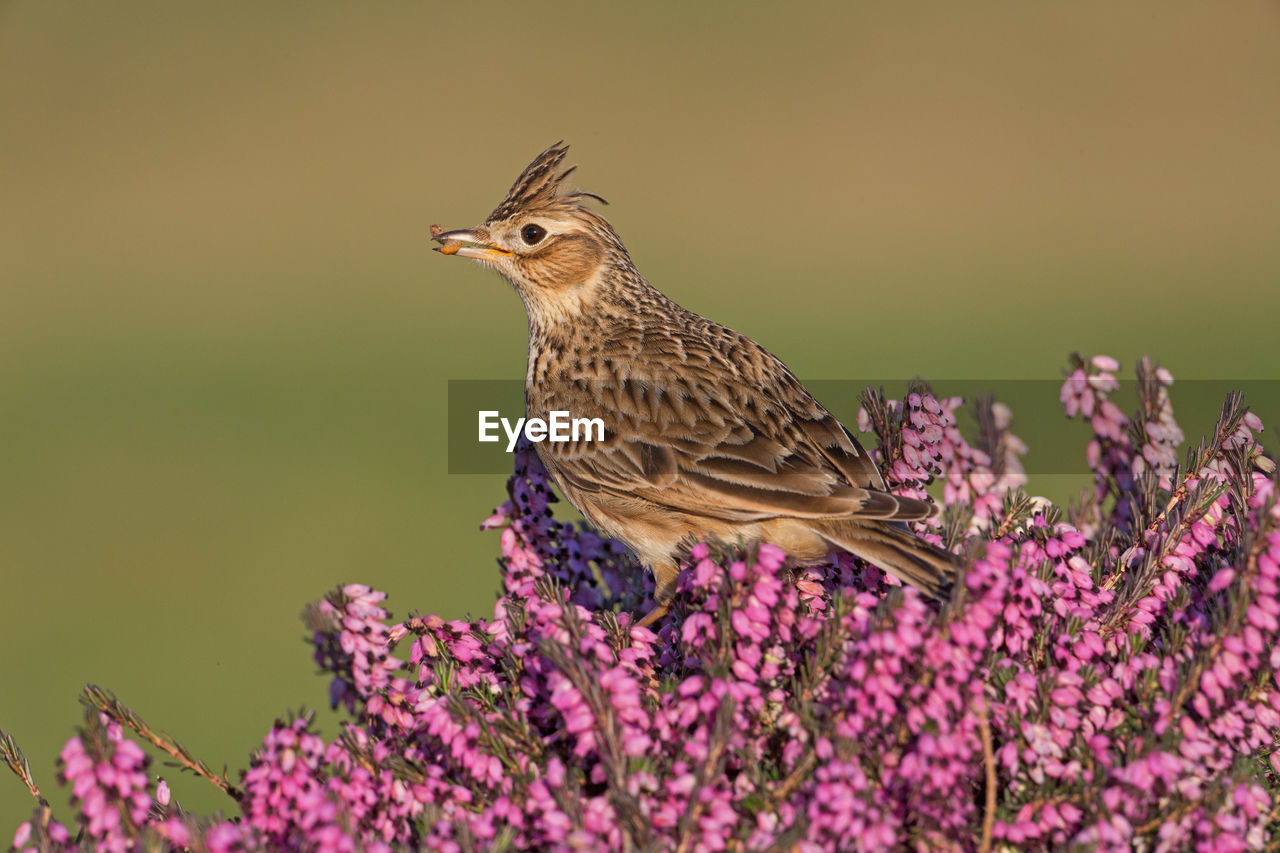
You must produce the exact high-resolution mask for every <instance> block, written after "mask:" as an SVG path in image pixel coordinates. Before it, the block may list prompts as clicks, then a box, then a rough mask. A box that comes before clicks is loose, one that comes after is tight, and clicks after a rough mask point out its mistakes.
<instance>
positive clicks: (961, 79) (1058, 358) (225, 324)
mask: <svg viewBox="0 0 1280 853" xmlns="http://www.w3.org/2000/svg"><path fill="white" fill-rule="evenodd" d="M1278 40H1280V7H1277V5H1276V4H1275V3H1274V2H1258V1H1255V2H1239V3H1230V4H1223V3H1219V4H1214V3H1208V2H1197V3H1184V2H1169V0H1159V2H1130V3H1124V4H1114V3H1110V2H1084V3H1071V4H1066V3H1060V4H1043V3H1034V4H1028V3H1025V2H1012V0H1011V2H1004V3H993V2H977V3H966V4H952V3H946V2H925V3H910V4H899V3H889V2H873V3H857V4H848V3H832V4H829V5H797V4H768V3H757V4H736V3H728V2H709V3H697V4H691V3H663V2H652V3H646V4H643V5H641V4H632V6H631V7H630V8H629V9H628V8H624V7H623V6H622V5H621V4H610V5H605V4H596V3H587V2H582V3H561V2H543V3H511V4H484V3H471V4H466V5H462V4H458V3H447V4H444V3H425V4H379V5H373V4H358V5H357V4H338V3H329V2H306V3H302V2H294V3H279V4H262V3H249V2H219V3H216V4H215V3H172V2H159V0H157V2H114V3H109V4H108V3H101V4H87V3H86V4H73V3H65V2H8V3H3V4H0V121H3V128H2V132H0V579H2V581H3V585H2V587H0V589H2V592H0V596H2V599H0V600H2V601H3V609H2V613H3V616H2V619H0V675H2V676H3V681H2V682H0V685H2V686H0V726H2V727H3V728H5V729H6V730H8V731H11V732H13V733H14V734H15V735H17V736H18V738H19V739H20V741H21V743H22V744H23V745H24V747H25V748H26V750H27V752H28V754H29V755H30V756H31V758H32V759H33V762H34V765H35V769H36V772H37V774H38V778H39V781H40V782H41V783H42V784H43V785H44V787H45V788H46V790H48V791H49V792H50V793H51V794H52V795H53V796H54V799H55V802H56V803H57V802H61V801H62V794H61V792H58V791H57V790H56V786H55V783H54V757H55V755H56V753H57V750H58V749H59V747H60V745H61V743H62V742H63V740H65V738H66V737H67V736H68V735H69V734H70V732H71V731H72V729H73V727H74V726H75V725H76V724H77V723H78V722H79V720H80V718H81V714H80V709H79V708H78V707H77V705H76V701H75V698H76V695H77V691H78V690H79V689H80V686H81V685H82V684H84V683H85V682H89V681H92V682H95V683H98V684H101V685H104V686H106V687H109V688H111V689H113V690H115V691H117V692H118V693H119V695H120V696H121V697H122V699H124V701H126V702H127V703H128V704H130V705H131V706H133V707H134V708H135V709H136V710H137V711H138V712H140V713H141V714H142V716H143V717H144V718H146V719H147V720H148V721H149V722H151V723H152V724H153V725H155V726H157V727H159V728H162V729H167V730H170V731H171V732H173V733H174V734H175V735H177V736H179V737H180V738H181V739H182V740H183V741H184V742H185V743H187V744H188V745H189V746H191V747H192V748H193V749H194V750H195V751H196V752H197V753H198V754H199V755H200V756H202V757H203V758H205V759H206V760H207V761H209V762H210V763H211V764H213V765H215V766H218V767H221V766H222V765H223V764H226V765H229V766H230V767H231V768H232V769H233V770H235V769H238V768H241V767H243V766H245V763H246V760H247V756H248V753H249V751H250V750H251V749H252V748H254V746H255V745H256V744H257V743H258V742H259V740H260V738H261V736H262V734H263V733H264V732H265V730H266V728H267V726H268V725H269V724H270V722H271V720H272V719H273V718H274V717H276V716H277V715H280V714H282V713H284V712H286V711H287V710H289V709H291V708H296V707H297V706H299V705H300V704H304V703H305V704H307V705H310V706H315V705H322V704H323V703H324V701H325V699H324V697H325V685H324V682H323V680H322V679H320V678H317V677H316V675H315V674H314V673H313V671H312V667H311V665H310V662H309V653H308V648H307V647H306V646H304V645H303V643H302V642H301V638H302V637H303V628H302V626H301V624H300V622H299V621H298V613H299V611H300V610H301V608H302V606H303V604H304V603H305V602H307V601H310V600H314V599H316V598H318V597H319V596H320V595H322V594H323V593H324V592H325V591H326V590H328V589H329V588H331V587H332V586H334V585H335V584H337V583H339V582H344V581H361V582H365V583H369V584H372V585H374V586H376V587H379V588H381V589H384V590H387V591H388V592H389V593H390V594H391V599H390V606H391V607H392V609H393V610H394V611H395V612H396V613H398V614H403V613H405V612H406V611H407V610H410V609H414V608H422V609H424V610H427V611H435V612H439V613H442V614H445V615H446V616H449V617H460V616H462V615H463V614H465V613H467V612H468V611H470V612H473V613H476V614H488V613H489V612H491V611H490V608H491V604H492V596H493V591H494V590H495V589H496V586H497V577H496V572H495V568H494V563H493V559H494V557H495V555H496V553H497V540H496V537H495V536H493V535H492V534H488V535H482V534H480V533H478V532H476V524H477V522H479V520H480V519H482V518H483V517H485V515H487V513H488V512H489V510H490V509H491V508H492V507H493V506H494V505H495V504H496V503H498V502H499V501H500V500H501V499H502V498H503V491H502V477H501V476H500V475H493V476H472V477H467V476H449V475H448V474H447V473H446V471H447V460H446V453H445V450H446V436H445V430H446V412H445V404H446V383H447V381H448V380H450V379H492V378H518V377H520V376H522V375H523V359H524V348H525V321H524V318H523V315H522V311H521V308H520V305H519V301H518V299H517V298H516V297H515V296H514V295H513V294H512V293H511V292H509V288H507V286H506V285H505V284H504V283H503V282H501V281H500V280H499V279H497V278H496V277H495V276H493V275H492V274H489V273H485V272H483V271H481V270H479V269H477V268H475V267H474V265H472V264H467V263H463V262H461V261H458V260H456V259H448V258H442V257H440V256H438V255H434V254H432V253H431V252H430V251H429V245H430V244H429V241H428V239H427V227H428V225H429V224H430V223H432V222H439V223H441V224H444V225H446V226H449V227H458V226H465V225H471V224H474V223H476V222H477V221H478V220H479V219H481V218H482V217H483V216H484V215H485V214H486V213H487V212H488V211H489V210H490V209H492V207H493V206H494V205H495V204H496V203H497V202H498V201H499V200H500V199H501V197H502V195H503V193H504V192H505V191H506V188H507V187H508V186H509V184H510V182H511V181H512V180H513V179H514V177H515V176H516V174H517V173H518V172H519V170H520V169H521V168H522V167H523V166H524V165H525V164H526V163H527V162H528V160H529V159H531V158H532V156H533V155H534V154H536V153H537V152H538V151H540V150H541V149H542V148H544V147H545V146H546V145H548V144H550V143H552V142H554V141H556V140H558V139H562V138H563V139H566V140H568V141H569V142H570V143H572V144H573V146H574V148H573V151H572V152H571V156H572V158H573V160H574V162H577V163H578V164H579V165H580V167H581V168H580V170H579V173H578V181H579V184H580V186H582V187H583V188H585V189H589V190H592V191H595V192H599V193H601V194H602V195H604V196H605V197H607V198H608V199H610V201H611V202H613V204H612V205H611V206H610V207H609V208H608V210H607V212H608V215H609V216H610V218H611V219H612V221H613V223H614V224H615V226H616V227H617V229H618V230H619V232H620V233H621V234H622V235H623V238H624V239H625V240H626V242H627V244H628V246H629V247H630V248H631V250H632V253H633V256H634V257H635V259H636V261H637V263H638V265H639V266H640V268H641V270H643V271H644V272H645V273H646V274H647V276H648V277H649V278H650V279H651V280H652V281H654V282H655V283H656V284H657V285H658V286H660V287H661V288H663V289H664V290H665V291H666V292H667V293H668V294H670V295H671V296H673V297H674V298H676V299H677V300H678V301H680V302H682V303H684V304H685V305H687V306H689V307H690V308H693V309H694V310H697V311H699V312H701V313H704V314H707V315H709V316H711V317H714V318H716V319H717V320H719V321H721V322H724V323H726V324H728V325H731V326H733V327H735V328H738V329H739V330H741V331H744V332H746V333H748V334H750V335H752V336H753V337H756V338H757V339H758V340H760V341H762V342H763V343H765V344H766V345H767V346H769V347H770V348H772V349H773V350H774V351H775V352H777V353H778V354H779V355H781V356H782V357H783V358H784V359H785V360H786V361H787V362H788V363H789V364H790V365H791V366H792V368H793V369H794V370H795V371H796V373H797V374H799V375H800V376H801V377H806V378H811V379H842V378H854V377H876V376H881V377H884V378H885V379H904V378H907V377H910V376H912V375H916V374H919V375H923V376H926V377H929V378H931V379H934V380H935V382H936V384H937V386H938V387H939V390H942V391H945V390H946V385H945V381H944V380H946V379H948V378H952V379H976V380H982V379H988V378H989V379H1046V380H1048V379H1054V378H1055V377H1057V376H1058V375H1059V370H1060V368H1061V366H1062V365H1063V364H1064V363H1065V357H1066V354H1067V353H1068V352H1069V351H1071V350H1073V349H1080V350H1083V351H1086V352H1108V353H1111V354H1113V355H1115V356H1117V357H1120V358H1121V359H1122V360H1123V361H1124V362H1125V366H1126V371H1128V370H1129V369H1130V367H1131V365H1132V362H1133V360H1134V358H1135V357H1136V356H1138V355H1140V354H1142V353H1151V354H1152V355H1154V356H1156V357H1158V358H1159V359H1160V360H1161V361H1162V362H1163V363H1164V364H1166V365H1167V366H1168V367H1170V368H1171V369H1172V370H1173V372H1174V374H1175V375H1177V376H1178V377H1179V378H1180V379H1195V378H1203V379H1226V380H1235V379H1240V380H1245V379H1255V380H1260V379H1276V378H1278V377H1280V369H1278V368H1280V364H1278V358H1277V349H1276V338H1275V329H1276V325H1275V323H1276V317H1277V316H1278V314H1277V309H1278V308H1280V295H1277V288H1276V283H1277V270H1278V269H1280V240H1277V239H1276V235H1277V233H1280V158H1278V157H1277V156H1276V152H1277V151H1280V110H1277V109H1276V100H1275V98H1276V81H1277V80H1280V50H1277V48H1276V45H1277V42H1278ZM1045 387H1046V388H1047V389H1048V391H1049V393H1048V394H1047V395H1046V399H1044V400H1043V408H1041V409H1036V408H1034V407H1032V408H1031V409H1030V410H1029V409H1028V407H1027V405H1026V404H1020V408H1019V409H1018V410H1016V411H1015V415H1017V416H1019V417H1020V418H1021V419H1023V421H1024V422H1032V425H1034V422H1038V421H1054V422H1056V419H1057V418H1058V408H1057V401H1056V394H1053V393H1052V392H1053V388H1054V386H1053V385H1052V384H1047V385H1045ZM1177 390H1178V389H1177V388H1176V387H1175V389H1174V392H1175V403H1176V401H1177ZM1184 415H1186V416H1187V419H1188V421H1190V420H1194V417H1193V413H1190V412H1184ZM1211 417H1212V413H1208V414H1207V415H1206V416H1205V417H1203V418H1200V420H1198V421H1196V422H1197V423H1199V422H1202V421H1207V420H1208V419H1209V418H1211ZM1018 431H1020V432H1022V431H1023V430H1018ZM1028 431H1030V430H1028ZM1188 431H1189V432H1190V430H1188ZM1081 436H1082V438H1081V441H1083V433H1081ZM1071 485H1072V483H1070V482H1055V481H1054V478H1052V477H1048V476H1046V477H1044V478H1042V479H1041V480H1039V481H1037V480H1033V482H1032V491H1036V492H1040V493H1045V494H1050V495H1054V496H1058V497H1061V496H1063V495H1065V494H1066V493H1067V491H1068V487H1069V486H1071ZM322 720H323V721H324V725H325V726H326V731H327V732H328V733H329V734H333V732H334V725H333V718H332V717H330V716H322ZM167 775H168V776H169V777H171V779H173V784H174V787H175V791H176V795H177V797H178V798H179V799H180V800H182V801H183V802H184V803H185V804H186V805H188V806H189V807H195V808H198V809H208V808H211V807H213V806H216V805H221V803H220V801H219V800H218V798H217V797H215V796H213V794H212V793H210V792H209V791H207V790H206V788H207V786H204V785H202V784H199V783H198V780H192V779H189V778H177V779H174V777H175V776H176V774H174V773H172V772H170V773H168V774H167ZM29 810H30V801H29V799H28V798H27V795H26V793H25V791H24V790H23V789H22V788H21V786H20V785H19V784H18V782H17V780H16V779H8V780H7V781H6V780H0V832H8V831H9V829H8V828H9V827H12V826H14V824H15V823H16V821H17V820H18V819H19V818H20V817H22V816H25V815H27V814H29ZM64 816H65V813H64ZM3 838H7V836H0V843H6V842H5V841H4V840H3Z"/></svg>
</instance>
